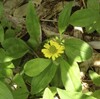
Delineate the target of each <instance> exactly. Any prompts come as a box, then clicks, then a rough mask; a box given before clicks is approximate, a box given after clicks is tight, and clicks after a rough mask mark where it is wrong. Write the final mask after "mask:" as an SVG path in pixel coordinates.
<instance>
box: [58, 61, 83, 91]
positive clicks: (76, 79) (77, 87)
mask: <svg viewBox="0 0 100 99" xmlns="http://www.w3.org/2000/svg"><path fill="white" fill-rule="evenodd" d="M60 65H61V78H62V81H63V85H64V87H65V89H66V90H67V91H81V90H82V89H81V81H80V76H79V75H80V71H79V68H78V65H77V63H73V62H71V64H69V63H67V62H66V61H65V60H62V61H61V64H60ZM77 75H78V76H77Z"/></svg>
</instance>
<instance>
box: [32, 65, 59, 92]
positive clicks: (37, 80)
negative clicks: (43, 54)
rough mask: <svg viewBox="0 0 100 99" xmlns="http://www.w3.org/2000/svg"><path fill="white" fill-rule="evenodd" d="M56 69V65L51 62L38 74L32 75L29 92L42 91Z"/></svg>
mask: <svg viewBox="0 0 100 99" xmlns="http://www.w3.org/2000/svg"><path fill="white" fill-rule="evenodd" d="M56 70H57V66H56V65H55V64H53V63H52V64H51V65H49V66H48V67H47V68H46V69H45V70H44V71H43V72H41V73H40V74H39V75H37V76H35V77H33V79H32V83H31V85H32V86H31V87H32V88H31V93H32V94H37V93H39V92H40V91H42V90H43V89H44V88H46V87H47V86H48V84H49V83H50V81H51V80H52V78H53V76H54V75H55V72H56Z"/></svg>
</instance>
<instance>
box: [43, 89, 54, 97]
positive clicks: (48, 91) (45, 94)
mask: <svg viewBox="0 0 100 99" xmlns="http://www.w3.org/2000/svg"><path fill="white" fill-rule="evenodd" d="M43 99H54V97H53V93H52V92H51V90H50V89H49V88H46V89H45V91H44V94H43Z"/></svg>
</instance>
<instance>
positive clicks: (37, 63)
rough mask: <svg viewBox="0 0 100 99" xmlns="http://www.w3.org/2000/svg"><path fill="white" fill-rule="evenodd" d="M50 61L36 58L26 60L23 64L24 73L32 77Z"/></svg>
mask: <svg viewBox="0 0 100 99" xmlns="http://www.w3.org/2000/svg"><path fill="white" fill-rule="evenodd" d="M50 63H51V61H50V60H49V59H43V58H36V59H32V60H30V61H28V62H27V63H26V64H25V66H24V72H25V74H26V75H28V76H31V77H34V76H37V75H38V74H40V73H41V72H42V71H43V70H44V69H45V68H46V67H47V66H48V65H49V64H50Z"/></svg>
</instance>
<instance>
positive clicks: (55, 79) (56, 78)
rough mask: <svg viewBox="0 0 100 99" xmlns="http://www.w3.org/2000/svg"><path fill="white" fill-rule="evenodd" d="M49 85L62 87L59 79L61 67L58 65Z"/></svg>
mask: <svg viewBox="0 0 100 99" xmlns="http://www.w3.org/2000/svg"><path fill="white" fill-rule="evenodd" d="M50 85H51V86H55V87H58V88H59V87H60V88H62V87H63V83H62V80H61V69H60V66H59V67H58V68H57V71H56V73H55V75H54V77H53V79H52V81H51V82H50Z"/></svg>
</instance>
